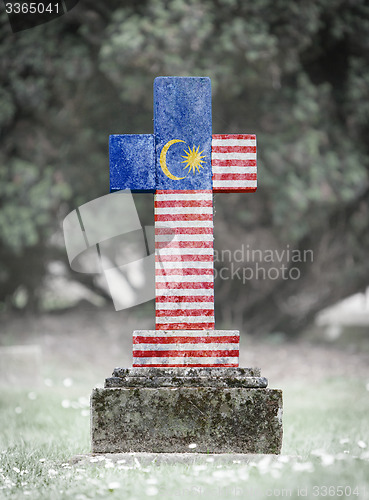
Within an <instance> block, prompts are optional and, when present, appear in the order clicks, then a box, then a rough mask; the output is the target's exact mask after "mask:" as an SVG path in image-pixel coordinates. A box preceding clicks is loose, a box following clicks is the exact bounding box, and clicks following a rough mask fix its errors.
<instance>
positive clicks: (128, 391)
mask: <svg viewBox="0 0 369 500" xmlns="http://www.w3.org/2000/svg"><path fill="white" fill-rule="evenodd" d="M91 412H92V415H91V417H92V418H91V433H92V451H93V452H94V453H116V452H154V453H157V452H166V453H186V452H189V451H191V448H189V445H190V444H192V443H194V444H196V448H194V449H193V451H196V452H198V453H274V454H276V453H279V452H280V449H281V445H282V392H281V391H280V390H272V389H249V388H219V387H178V388H169V387H160V388H155V389H154V388H143V387H140V388H104V389H95V390H94V391H93V393H92V396H91Z"/></svg>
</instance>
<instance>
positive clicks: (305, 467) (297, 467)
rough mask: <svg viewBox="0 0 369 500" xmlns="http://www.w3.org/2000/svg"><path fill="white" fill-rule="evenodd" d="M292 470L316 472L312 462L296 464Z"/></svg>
mask: <svg viewBox="0 0 369 500" xmlns="http://www.w3.org/2000/svg"><path fill="white" fill-rule="evenodd" d="M292 469H293V470H294V471H296V472H314V466H313V464H312V463H311V462H302V463H301V462H296V463H295V464H293V465H292Z"/></svg>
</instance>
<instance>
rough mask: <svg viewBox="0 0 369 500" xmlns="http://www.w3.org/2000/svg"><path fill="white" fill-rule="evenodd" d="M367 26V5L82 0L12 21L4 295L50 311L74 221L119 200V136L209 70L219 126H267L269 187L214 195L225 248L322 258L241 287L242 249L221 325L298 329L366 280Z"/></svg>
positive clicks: (148, 125)
mask: <svg viewBox="0 0 369 500" xmlns="http://www.w3.org/2000/svg"><path fill="white" fill-rule="evenodd" d="M368 33H369V7H368V6H367V3H366V2H365V0H355V1H352V0H309V1H308V2H303V3H297V2H290V1H288V0H277V1H275V0H273V1H272V0H258V2H244V1H242V0H150V1H144V0H142V1H133V0H131V1H126V2H123V3H122V2H119V1H113V0H108V1H106V2H104V4H97V3H96V2H92V1H91V0H84V1H83V0H82V1H81V2H80V3H79V4H78V6H77V7H75V9H73V10H72V11H71V12H70V13H68V15H66V16H64V17H63V18H60V19H59V20H57V21H54V22H52V23H49V24H45V25H43V26H40V27H38V28H34V29H32V30H29V31H25V32H23V33H18V34H16V35H12V34H11V33H10V31H9V27H8V26H7V24H6V19H5V17H4V16H3V17H2V21H1V32H0V34H1V35H0V36H1V39H2V43H1V46H0V55H1V57H0V61H1V63H0V64H1V70H0V75H1V76H0V80H1V92H0V127H1V135H2V139H1V140H2V147H1V152H0V159H1V185H0V199H1V201H0V202H1V212H0V228H1V230H0V239H1V240H0V243H1V247H0V262H1V268H0V300H2V301H4V300H6V298H7V297H11V296H12V294H13V293H14V292H15V290H16V289H18V288H19V286H20V285H23V286H24V287H26V289H27V290H28V294H29V296H30V297H32V298H33V299H34V300H30V301H29V304H30V305H32V304H33V306H36V305H37V296H38V290H39V288H40V286H42V279H41V278H42V276H44V275H45V273H46V272H47V262H48V261H50V260H55V259H63V258H65V257H64V256H62V254H61V248H60V246H59V247H58V246H57V245H55V244H54V240H53V234H54V233H55V232H56V231H57V229H58V224H59V223H60V221H61V220H62V218H63V216H64V215H65V214H66V213H67V212H68V211H69V210H70V209H73V208H75V207H76V206H78V205H80V204H81V203H84V202H86V201H88V200H91V199H93V198H95V197H97V196H101V195H103V194H106V193H107V190H108V158H107V139H108V135H109V134H110V133H144V132H146V133H150V132H151V131H152V83H153V79H154V77H155V76H158V75H208V76H210V77H211V78H212V85H213V97H214V98H213V131H214V133H226V132H229V133H234V132H243V131H244V132H255V133H257V136H258V143H259V151H258V153H259V161H258V165H259V179H260V184H259V186H260V188H259V190H258V192H257V194H256V195H221V196H218V197H216V208H217V213H216V224H215V227H216V230H215V238H216V239H215V245H216V249H217V250H218V251H219V252H220V255H221V250H222V249H230V250H233V251H234V250H237V249H241V248H243V249H244V250H245V249H249V250H250V251H251V250H253V249H263V250H268V249H269V250H273V251H275V250H278V251H279V252H282V251H283V249H284V250H286V249H289V250H291V251H292V250H293V249H295V250H299V251H301V252H303V251H304V250H310V249H311V250H312V251H313V252H314V262H313V263H311V262H310V261H308V262H291V261H289V262H287V260H286V258H284V260H283V259H282V261H283V262H282V263H283V264H285V265H286V266H287V267H288V266H289V267H290V268H292V267H296V268H298V271H299V273H300V275H301V277H300V279H287V280H286V279H283V278H282V274H281V273H280V275H279V278H278V279H260V276H259V279H255V277H254V279H246V280H242V270H243V268H247V267H251V268H252V270H253V272H254V274H255V266H256V262H248V261H247V260H248V259H247V257H250V255H247V253H246V252H244V255H243V260H241V262H233V264H234V265H236V267H240V268H241V271H240V273H241V274H240V275H241V279H239V278H237V275H235V278H236V279H232V280H231V279H228V280H219V279H218V280H217V282H216V288H217V289H216V301H217V321H218V327H219V326H220V324H221V323H223V326H225V327H226V326H230V325H231V324H232V326H235V325H237V326H239V327H241V326H242V325H243V326H244V328H246V330H247V331H249V332H250V333H253V332H257V331H284V332H287V333H294V332H296V331H298V330H299V329H301V328H302V327H304V326H306V324H307V323H308V322H309V321H310V320H311V319H312V317H313V315H314V314H315V313H316V312H317V311H318V310H319V309H321V308H322V307H324V306H327V305H329V304H332V303H333V302H335V301H336V300H338V299H340V298H343V297H345V296H347V295H348V294H351V293H353V292H356V291H358V290H360V289H362V288H363V287H365V286H366V285H367V284H368V282H369V264H368V263H367V259H366V256H367V252H368V248H369V240H368V220H369V219H368V210H369V206H368V194H369V180H368V169H369V146H368V142H367V140H366V138H367V136H368V132H369V131H368V128H369V104H368V103H369V65H368V57H369V56H368V54H369V51H368V48H369V38H368ZM141 203H142V209H143V210H142V213H145V211H146V212H147V213H149V212H151V208H149V207H150V204H151V199H150V200H148V201H147V203H146V202H145V201H143V202H141ZM54 239H55V238H54ZM274 255H275V252H274ZM285 257H286V253H285ZM275 259H277V257H276V256H275ZM228 260H229V259H227V258H223V261H222V259H219V261H218V262H217V268H218V270H219V269H220V268H222V267H226V268H227V269H228V270H229V271H230V267H231V262H229V261H228ZM277 260H278V259H277ZM259 264H260V265H261V266H263V267H265V268H267V269H268V266H269V267H277V268H279V267H280V266H281V263H280V262H274V263H273V262H271V263H266V262H263V261H261V262H259ZM250 273H251V271H250V272H249V274H250ZM223 275H224V274H223ZM240 275H239V276H240ZM229 276H230V274H229ZM76 277H77V276H76ZM84 279H85V281H88V282H89V284H90V285H91V286H92V284H93V281H92V279H89V278H88V277H84ZM243 281H244V282H243Z"/></svg>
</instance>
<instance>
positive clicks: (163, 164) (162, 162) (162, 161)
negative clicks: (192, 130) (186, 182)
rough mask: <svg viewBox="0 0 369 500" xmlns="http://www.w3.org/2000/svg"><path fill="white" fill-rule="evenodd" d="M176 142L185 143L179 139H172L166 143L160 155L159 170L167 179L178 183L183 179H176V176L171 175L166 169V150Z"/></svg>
mask: <svg viewBox="0 0 369 500" xmlns="http://www.w3.org/2000/svg"><path fill="white" fill-rule="evenodd" d="M176 142H185V141H182V140H181V139H172V140H171V141H169V142H167V143H166V144H165V146H164V147H163V149H162V150H161V153H160V166H161V169H162V171H163V172H164V174H165V175H166V176H167V177H169V179H172V180H173V181H180V180H181V179H184V178H185V177H177V176H175V175H173V174H172V173H171V172H170V171H169V169H168V167H167V152H168V149H169V148H170V146H171V145H172V144H175V143H176Z"/></svg>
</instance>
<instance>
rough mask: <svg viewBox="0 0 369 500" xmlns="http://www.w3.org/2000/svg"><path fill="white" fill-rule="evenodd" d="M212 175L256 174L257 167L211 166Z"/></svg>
mask: <svg viewBox="0 0 369 500" xmlns="http://www.w3.org/2000/svg"><path fill="white" fill-rule="evenodd" d="M213 174H257V167H235V166H233V165H228V166H226V167H219V166H218V165H213Z"/></svg>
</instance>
